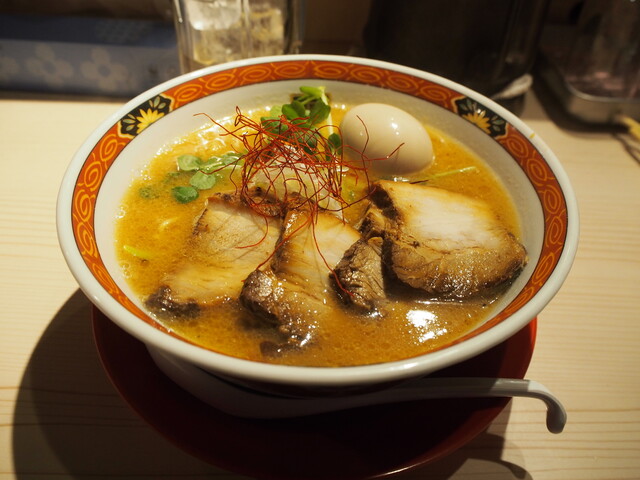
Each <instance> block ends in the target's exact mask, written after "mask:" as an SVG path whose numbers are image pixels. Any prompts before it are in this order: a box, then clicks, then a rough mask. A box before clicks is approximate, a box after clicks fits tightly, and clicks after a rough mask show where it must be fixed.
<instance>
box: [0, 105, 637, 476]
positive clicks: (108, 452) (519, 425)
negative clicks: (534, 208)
mask: <svg viewBox="0 0 640 480" xmlns="http://www.w3.org/2000/svg"><path fill="white" fill-rule="evenodd" d="M540 98H543V99H544V96H541V97H540ZM120 105H121V102H119V101H113V100H100V99H97V100H95V99H92V100H78V99H73V98H64V97H55V98H52V97H40V96H32V95H10V94H6V93H5V94H3V95H1V96H0V145H1V146H2V154H1V156H0V157H1V158H0V298H1V300H2V303H1V304H2V308H3V310H2V315H1V316H0V332H1V334H0V479H12V480H13V479H18V480H35V479H92V480H96V479H116V480H117V479H149V478H171V479H174V478H175V479H182V478H184V479H189V480H195V479H200V478H202V479H205V478H211V479H219V480H241V479H243V478H246V477H241V476H238V475H234V474H232V473H228V472H225V471H224V470H222V469H220V468H217V467H214V466H210V465H208V464H206V463H204V462H202V461H200V460H197V459H195V458H193V457H191V456H190V455H189V454H187V453H184V452H183V451H181V450H180V449H178V448H176V447H175V446H174V445H173V444H171V443H170V442H169V441H167V440H166V439H164V438H163V437H162V436H160V435H159V434H158V433H156V431H155V430H154V429H153V428H151V427H150V426H149V425H147V424H146V423H144V422H143V421H142V420H141V419H140V418H139V417H138V415H137V414H136V413H135V412H133V411H132V410H131V409H130V408H129V407H128V406H127V404H126V403H125V402H124V401H123V400H122V399H121V398H120V396H119V395H118V393H117V392H116V391H115V390H114V388H113V387H112V385H111V384H110V382H109V380H108V378H107V377H106V375H105V373H104V370H103V369H102V366H101V364H100V360H99V358H98V355H97V353H96V350H95V346H94V343H93V338H92V331H91V323H90V309H91V307H90V302H89V300H87V299H86V297H85V296H84V295H83V294H82V293H81V292H80V291H79V289H78V286H77V284H76V282H75V280H74V279H73V277H72V276H71V274H70V273H69V271H68V269H67V266H66V264H65V261H64V259H63V257H62V254H61V252H60V250H59V247H58V242H57V237H56V229H55V205H56V196H57V192H58V188H59V184H60V181H61V179H62V176H63V174H64V171H65V168H66V166H67V164H68V162H69V160H70V159H71V157H72V155H73V154H74V152H75V151H76V149H77V148H78V147H79V146H80V144H81V143H82V142H83V141H84V139H85V138H86V137H87V136H88V135H89V134H90V133H91V131H92V130H93V129H94V128H95V127H96V126H97V125H98V124H99V123H100V122H101V121H102V120H104V119H105V118H106V117H108V116H109V115H111V114H112V113H114V112H115V111H116V110H117V109H118V107H119V106H120ZM544 105H545V106H546V107H545V108H543V106H542V103H541V102H540V101H539V100H538V97H537V96H535V95H533V94H529V95H528V97H527V102H526V105H525V110H524V113H523V114H522V117H523V119H524V120H525V121H526V122H527V123H528V124H529V125H530V126H531V127H532V128H533V129H534V130H535V131H536V133H537V134H538V135H539V136H540V137H542V138H543V139H544V140H545V141H546V142H547V143H548V145H549V146H550V147H551V148H552V149H553V150H554V151H555V153H556V154H557V156H558V157H559V158H560V160H561V162H562V164H563V165H564V167H565V168H566V170H567V172H568V174H569V176H570V178H571V180H572V183H573V185H574V188H575V190H576V194H577V197H578V201H579V207H580V215H581V241H580V246H579V250H578V255H577V258H576V262H575V264H574V267H573V269H572V271H571V273H570V276H569V278H568V279H567V281H566V283H565V285H564V287H563V288H562V290H561V291H560V293H559V294H558V295H557V296H556V298H554V300H553V301H552V302H551V303H550V304H549V305H548V306H547V308H546V309H545V310H544V311H543V313H542V314H541V315H540V316H539V321H538V338H537V344H536V349H535V352H534V356H533V360H532V363H531V366H530V369H529V372H528V375H527V377H528V378H531V379H535V380H537V381H539V382H541V383H543V384H544V385H546V386H547V387H548V388H549V389H551V390H552V391H553V392H554V393H555V395H556V396H557V397H558V398H559V399H560V400H561V401H562V402H563V403H564V405H565V407H566V408H567V411H568V415H569V421H568V424H567V427H566V429H565V431H564V432H563V433H561V434H559V435H553V434H551V433H549V432H548V431H547V430H546V428H545V425H544V407H543V405H542V404H541V403H540V402H538V401H536V400H528V399H515V400H513V401H512V402H511V403H510V404H509V406H508V407H507V408H506V409H505V410H504V411H503V412H502V414H500V415H499V417H498V418H497V419H496V420H495V421H494V422H493V424H492V425H490V426H489V428H488V429H487V430H486V432H484V433H482V434H481V435H480V436H478V437H477V438H476V439H475V440H473V441H472V442H471V443H469V444H468V445H467V446H466V447H464V448H462V449H461V450H459V451H457V452H455V453H453V454H452V455H450V456H449V457H447V458H445V459H443V460H441V461H438V462H436V463H433V464H431V465H428V466H425V467H422V468H419V469H417V470H414V471H411V472H406V473H403V474H400V475H398V476H397V477H396V478H399V479H415V480H417V479H426V478H429V479H449V478H450V479H465V480H487V479H491V480H507V479H518V480H531V479H535V480H546V479H549V480H551V479H553V480H557V479H598V480H616V479H638V478H640V455H639V452H640V374H639V371H638V370H639V368H640V164H639V163H638V161H637V160H636V159H634V157H633V156H632V155H630V154H629V152H628V151H627V150H626V149H625V147H624V144H623V142H622V139H626V140H627V141H630V142H631V141H632V140H631V139H630V138H629V137H627V136H625V135H624V134H621V135H618V134H614V133H612V132H603V131H596V130H591V129H586V128H583V127H580V126H577V125H574V124H572V123H571V122H570V121H568V120H567V119H565V118H563V117H562V116H561V115H560V114H559V113H558V112H557V111H555V110H554V109H553V108H551V107H549V106H547V102H545V103H544ZM636 145H637V144H636ZM247 461H248V462H250V461H251V458H250V456H248V458H247Z"/></svg>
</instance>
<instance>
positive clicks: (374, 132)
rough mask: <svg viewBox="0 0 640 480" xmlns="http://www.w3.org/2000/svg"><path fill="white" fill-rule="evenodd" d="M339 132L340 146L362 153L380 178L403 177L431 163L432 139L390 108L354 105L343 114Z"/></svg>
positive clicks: (410, 117) (408, 117)
mask: <svg viewBox="0 0 640 480" xmlns="http://www.w3.org/2000/svg"><path fill="white" fill-rule="evenodd" d="M340 131H341V133H342V143H343V145H348V146H349V147H351V148H352V149H354V150H355V151H356V152H357V153H362V154H363V155H364V157H365V158H366V159H368V160H370V161H368V162H367V166H368V167H369V168H370V169H371V171H373V172H375V173H377V174H379V175H406V174H409V173H414V172H418V171H420V170H422V169H424V168H426V167H428V166H429V165H430V164H431V163H432V162H433V145H432V144H431V138H430V137H429V134H428V133H427V131H426V130H425V129H424V127H423V126H422V124H421V123H420V122H419V121H418V120H417V119H416V118H415V117H414V116H413V115H411V114H409V113H407V112H405V111H404V110H402V109H400V108H397V107H394V106H392V105H386V104H383V103H363V104H361V105H357V106H355V107H353V108H352V109H351V110H349V111H348V112H347V113H346V114H345V116H344V118H343V120H342V122H341V124H340Z"/></svg>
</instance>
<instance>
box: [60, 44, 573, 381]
mask: <svg viewBox="0 0 640 480" xmlns="http://www.w3.org/2000/svg"><path fill="white" fill-rule="evenodd" d="M296 62H326V63H328V64H335V65H357V66H362V67H372V68H373V69H383V70H388V71H391V72H396V73H398V74H402V75H406V76H408V77H414V78H417V79H422V80H426V81H429V82H433V83H434V84H437V85H441V86H443V87H445V88H447V89H450V90H453V91H455V92H457V93H459V94H461V95H463V96H464V97H467V98H471V99H474V100H477V101H478V102H480V104H481V105H483V106H485V107H487V109H490V111H492V112H493V113H495V114H497V115H498V116H499V117H500V118H502V119H504V120H505V121H506V122H507V123H508V124H510V125H512V126H513V128H515V130H516V131H518V132H519V133H520V134H521V135H522V136H524V138H525V139H526V140H527V141H528V142H529V143H531V145H532V146H533V147H534V149H535V150H536V151H537V152H539V154H540V156H541V157H542V159H543V161H544V163H545V164H546V165H547V166H548V167H549V169H550V171H551V172H552V174H553V176H554V178H555V181H556V182H557V184H558V185H559V186H560V191H561V194H562V197H563V200H564V204H565V206H566V212H565V215H566V231H565V232H564V240H563V242H562V248H561V251H560V255H559V257H558V258H557V259H556V263H555V265H553V269H552V271H551V272H550V273H549V275H548V278H547V279H546V281H545V282H544V283H543V284H542V285H541V286H540V288H539V289H538V290H537V291H536V292H535V294H534V295H533V296H532V298H531V299H529V301H528V302H527V303H525V304H523V305H520V306H518V309H517V311H515V312H514V313H513V314H512V315H509V316H507V317H506V318H503V319H502V320H500V321H499V322H498V323H496V324H495V325H493V326H491V328H489V329H487V330H485V331H482V332H480V333H477V334H474V335H473V336H471V337H469V338H466V337H465V339H464V345H465V346H464V347H460V342H456V343H454V344H453V345H450V346H448V347H446V348H443V349H440V350H436V351H433V352H430V353H426V354H423V355H419V356H416V357H411V358H407V359H403V360H398V361H393V362H386V363H378V364H371V365H359V366H348V367H339V368H333V367H329V368H327V367H304V366H290V365H275V364H268V363H261V362H256V361H251V360H245V359H241V358H237V357H232V356H229V355H225V354H221V353H218V352H214V351H211V350H208V349H205V348H203V347H199V346H197V345H195V344H192V343H189V342H188V341H185V340H184V339H182V338H179V337H177V336H173V335H167V333H166V332H165V331H162V330H160V329H158V328H157V327H154V326H152V325H151V324H149V323H147V322H146V321H141V320H140V318H139V317H137V316H136V315H134V314H133V313H131V311H129V310H128V309H127V308H126V307H125V306H123V305H121V304H120V303H119V302H118V301H117V300H116V299H115V298H114V297H113V296H112V295H111V294H110V293H109V292H108V291H107V290H106V289H105V288H104V287H103V285H102V284H101V283H100V281H99V280H98V279H97V278H96V276H95V274H94V272H92V271H91V270H90V269H89V268H88V266H87V264H86V263H85V261H84V258H83V254H82V253H81V252H80V248H79V246H78V244H77V242H76V237H75V235H74V230H73V219H72V215H71V214H70V212H71V211H72V207H73V205H72V204H73V202H74V199H73V195H72V193H73V192H74V188H75V186H76V181H77V179H78V175H79V173H80V171H81V169H82V167H83V165H84V163H85V162H86V159H87V157H88V156H89V154H90V152H91V151H92V150H93V149H94V147H95V146H96V145H97V144H98V142H99V141H100V139H101V138H103V137H104V135H106V133H107V132H108V131H109V130H110V129H112V128H113V126H114V125H116V124H117V123H118V122H119V121H120V120H121V119H122V118H124V117H125V115H126V114H127V113H128V112H131V111H132V110H133V109H134V108H135V107H137V106H139V105H141V104H143V103H144V102H145V101H147V100H149V99H151V98H154V97H156V96H157V95H159V94H161V93H163V92H166V91H168V90H170V89H172V88H175V87H178V86H180V85H183V84H189V83H190V82H193V81H194V80H197V79H201V78H203V77H206V76H209V75H213V74H220V73H221V72H224V71H227V70H233V69H241V68H245V67H252V66H259V65H271V64H277V65H287V64H289V65H292V64H295V63H296ZM312 78H316V77H312ZM300 79H302V78H300ZM336 80H338V81H341V80H342V81H344V80H343V79H340V78H338V79H336ZM258 83H259V82H258ZM198 98H202V97H198ZM79 208H80V207H79ZM56 225H57V232H58V241H59V244H60V247H61V250H62V253H63V256H64V258H65V260H66V262H67V264H68V266H69V268H70V270H71V272H72V274H73V275H74V277H75V278H76V280H77V282H78V284H79V285H80V288H81V290H82V291H83V292H84V293H85V295H87V297H88V298H89V299H90V301H91V302H92V303H93V304H94V305H96V306H97V307H98V308H99V309H100V310H101V311H102V312H103V313H104V314H105V315H106V316H107V317H108V318H110V319H111V320H112V321H114V322H115V323H116V324H117V325H119V326H120V327H121V328H123V329H124V330H125V331H127V332H128V333H129V334H131V335H133V336H134V337H136V338H138V339H140V340H142V341H143V342H144V343H146V344H149V345H150V346H152V347H154V348H158V349H161V350H163V351H166V352H168V353H170V354H172V355H176V356H177V357H179V358H182V359H184V360H187V361H189V362H192V363H195V364H196V365H198V366H200V367H202V368H205V369H207V370H210V371H214V372H216V373H222V374H225V375H228V376H230V377H235V378H241V379H244V380H250V381H260V382H265V383H273V384H290V385H291V384H295V385H301V386H304V385H306V386H346V385H358V384H369V383H379V382H386V381H393V380H398V379H404V378H408V377H414V376H418V375H421V374H427V373H430V372H432V371H435V370H439V369H441V368H444V367H446V366H448V365H451V364H453V363H458V362H461V361H463V360H466V359H468V358H470V357H472V356H474V355H477V354H478V353H480V352H482V351H485V350H487V349H489V348H491V347H493V346H495V345H496V344H498V343H501V342H502V341H504V340H506V339H507V338H508V337H509V336H510V335H512V334H514V333H515V332H517V331H519V330H520V328H522V327H524V326H525V325H526V324H527V323H529V322H530V321H531V320H533V319H534V318H535V317H536V316H537V315H538V313H540V311H541V310H542V309H543V308H544V307H545V306H546V305H547V304H548V303H549V302H550V301H551V299H552V298H553V297H554V296H555V294H556V293H557V292H558V290H559V289H560V287H561V285H562V283H563V282H564V280H565V279H566V277H567V275H568V274H569V271H570V269H571V266H572V263H573V260H574V258H575V254H576V251H577V245H578V237H579V214H578V206H577V200H576V197H575V194H574V192H573V188H572V186H571V183H570V181H569V178H568V176H567V174H566V172H565V171H564V169H563V167H562V165H561V163H560V161H559V160H558V158H557V157H556V156H555V154H554V153H553V152H552V151H551V149H550V148H549V147H548V146H547V145H546V143H544V141H543V140H542V139H541V138H539V136H538V135H536V134H535V132H534V131H533V130H532V129H531V128H530V127H529V126H528V125H526V124H525V123H524V122H523V121H522V120H521V119H519V118H518V117H517V116H516V115H514V114H513V113H511V112H509V111H508V110H506V109H505V108H504V107H502V106H500V105H498V104H497V103H495V102H494V101H493V100H491V99H489V98H487V97H485V96H483V95H481V94H479V93H478V92H475V91H473V90H471V89H469V88H467V87H465V86H463V85H460V84H458V83H456V82H453V81H451V80H448V79H446V78H443V77H440V76H438V75H434V74H431V73H428V72H424V71H421V70H417V69H414V68H411V67H406V66H402V65H397V64H393V63H389V62H385V61H380V60H373V59H367V58H361V57H351V56H342V55H320V54H299V55H278V56H271V57H258V58H251V59H244V60H238V61H234V62H229V63H225V64H220V65H215V66H211V67H206V68H203V69H201V70H196V71H193V72H189V73H186V74H183V75H180V76H177V77H175V78H173V79H171V80H168V81H165V82H163V83H161V84H159V85H157V86H155V87H153V88H151V89H149V90H147V91H145V92H142V93H141V94H139V95H137V96H136V97H134V98H133V99H131V100H130V101H128V102H126V103H125V104H124V105H123V106H122V107H120V108H119V109H118V110H117V111H116V112H114V113H113V114H111V115H110V116H109V117H108V118H106V119H105V120H104V121H103V122H102V123H101V124H100V125H99V126H98V127H97V128H96V129H95V130H94V131H93V132H92V133H91V134H90V135H89V137H88V138H87V139H86V140H85V141H84V143H83V144H82V145H81V146H80V148H79V149H78V150H77V152H76V153H75V155H74V156H73V158H72V160H71V162H70V164H69V166H68V168H67V170H66V172H65V174H64V177H63V180H62V183H61V186H60V190H59V193H58V199H57V206H56ZM82 234H85V235H86V234H87V233H86V232H83V233H80V235H82ZM95 248H96V249H97V246H96V247H95ZM98 254H99V253H98ZM103 280H104V279H103ZM136 308H137V307H136Z"/></svg>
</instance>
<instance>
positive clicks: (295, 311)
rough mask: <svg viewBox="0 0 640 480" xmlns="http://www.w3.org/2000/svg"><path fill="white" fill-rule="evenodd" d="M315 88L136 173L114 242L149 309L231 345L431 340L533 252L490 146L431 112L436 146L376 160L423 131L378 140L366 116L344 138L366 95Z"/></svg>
mask: <svg viewBox="0 0 640 480" xmlns="http://www.w3.org/2000/svg"><path fill="white" fill-rule="evenodd" d="M304 93H305V92H304V91H303V93H302V96H304ZM323 98H325V99H326V97H324V96H323ZM299 103H300V105H296V104H294V102H293V101H292V102H291V103H290V104H285V105H284V107H285V108H282V107H278V108H277V109H275V111H274V109H271V110H267V109H256V110H253V111H247V112H240V111H238V112H236V115H235V116H234V117H232V118H227V119H221V120H215V119H211V122H207V123H206V124H205V125H204V126H202V127H201V128H199V129H198V130H196V131H194V132H191V133H189V134H188V135H186V136H184V137H181V138H178V139H176V140H174V141H173V142H171V143H170V144H168V145H166V146H165V147H163V149H162V150H161V151H160V152H158V154H157V155H156V156H155V157H154V158H153V159H151V160H150V161H149V163H148V165H147V166H146V168H145V170H144V171H143V173H142V174H141V175H140V176H139V177H138V178H136V179H135V180H134V181H133V182H132V184H131V186H130V187H129V189H128V191H127V193H126V195H125V197H124V198H123V201H122V207H121V210H120V215H119V217H118V219H117V225H116V239H115V248H116V251H117V254H118V259H119V262H120V264H121V267H122V269H123V272H124V274H125V278H126V280H127V282H128V284H129V285H130V287H131V289H132V290H133V291H134V293H135V294H136V295H137V296H138V297H139V298H140V299H141V301H142V302H143V303H144V304H145V305H146V307H147V308H148V310H149V311H150V314H152V315H153V316H154V317H155V318H157V319H158V321H160V322H161V323H162V324H163V325H164V326H165V327H166V328H167V329H169V330H170V331H172V332H173V333H175V334H176V335H178V336H179V337H182V338H184V339H185V340H187V341H189V342H192V343H194V344H197V345H200V346H202V347H204V348H207V349H211V350H213V351H216V352H219V353H223V354H226V355H231V356H235V357H240V358H245V359H249V360H254V361H260V362H270V363H280V364H291V365H304V366H332V367H337V366H349V365H363V364H371V363H379V362H387V361H393V360H398V359H403V358H408V357H412V356H416V355H420V354H423V353H426V352H429V351H433V350H436V349H438V348H441V347H442V346H444V345H447V344H450V343H451V342H452V341H454V340H455V339H456V338H459V337H460V336H462V335H464V334H465V333H467V332H469V331H470V330H472V329H474V328H475V327H477V326H478V325H479V324H481V323H482V322H483V321H484V320H486V319H487V318H488V317H489V316H490V315H491V312H492V306H493V304H494V303H495V301H496V300H497V299H498V298H499V296H500V294H501V291H502V290H504V288H505V286H506V285H508V283H509V282H510V281H511V280H512V279H513V278H514V277H515V276H517V274H518V273H519V271H520V270H521V268H522V267H523V265H524V264H525V262H526V252H524V248H523V247H522V246H521V245H520V243H519V242H518V240H517V238H518V235H519V220H518V218H517V215H516V212H515V208H514V206H513V204H512V201H511V199H510V197H509V195H508V193H507V192H506V189H505V188H504V186H503V185H502V184H501V183H500V181H499V180H498V179H497V177H496V176H495V174H494V173H493V172H492V171H491V169H490V168H489V167H488V166H487V165H486V163H485V162H484V161H483V160H482V159H480V158H478V157H477V156H476V155H475V154H473V153H472V152H471V151H469V150H468V149H466V148H465V147H464V146H462V145H460V144H458V143H457V142H456V141H455V140H453V139H451V138H449V137H447V136H446V135H444V134H442V133H441V132H439V131H437V130H435V129H433V128H431V127H429V126H428V125H426V126H421V128H423V129H424V131H425V132H426V134H427V135H428V140H429V143H430V146H431V148H432V152H433V154H432V158H429V159H428V161H427V162H424V165H422V164H420V165H419V167H416V168H417V169H416V170H415V171H410V172H407V171H406V169H405V171H403V172H401V174H399V175H393V173H392V172H391V173H390V172H389V168H372V165H375V162H376V161H385V160H389V159H390V158H392V157H393V155H395V154H397V152H403V151H404V150H403V148H405V147H404V145H405V143H406V140H405V141H403V142H398V144H397V145H395V146H394V145H392V146H391V147H389V148H387V151H388V155H384V156H381V155H375V156H374V157H375V158H374V157H371V156H367V152H368V149H370V146H371V145H373V140H375V139H372V138H369V135H373V134H375V135H379V133H377V131H376V132H374V130H375V129H374V128H371V132H370V131H369V130H370V129H369V128H367V126H368V125H371V123H367V122H366V121H365V120H366V118H364V117H363V116H357V118H358V121H359V122H360V125H361V126H362V130H363V131H364V134H365V135H366V136H367V138H366V141H365V142H364V144H363V145H360V146H358V148H352V146H351V145H350V144H346V143H345V142H344V139H345V138H347V137H348V136H347V135H345V134H344V133H345V131H346V130H347V128H345V123H344V122H343V119H344V118H345V117H346V115H347V114H348V112H349V111H350V110H351V109H352V108H353V107H356V106H344V105H339V106H338V105H332V106H331V108H330V109H328V107H329V102H325V101H321V100H319V97H318V98H312V99H311V101H310V102H309V103H307V104H305V103H304V102H299ZM287 105H289V106H291V105H293V106H294V107H295V109H297V110H296V111H288V110H287V108H286V107H287ZM314 115H315V116H316V117H317V118H316V117H314ZM374 115H375V110H374ZM327 117H328V118H327ZM337 126H340V128H338V127H337ZM352 136H353V135H352ZM392 141H393V140H392ZM353 143H355V142H353ZM418 150H423V149H422V148H420V149H418ZM327 165H330V167H327ZM327 168H329V170H328V171H325V170H326V169H327ZM391 168H393V167H391Z"/></svg>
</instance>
